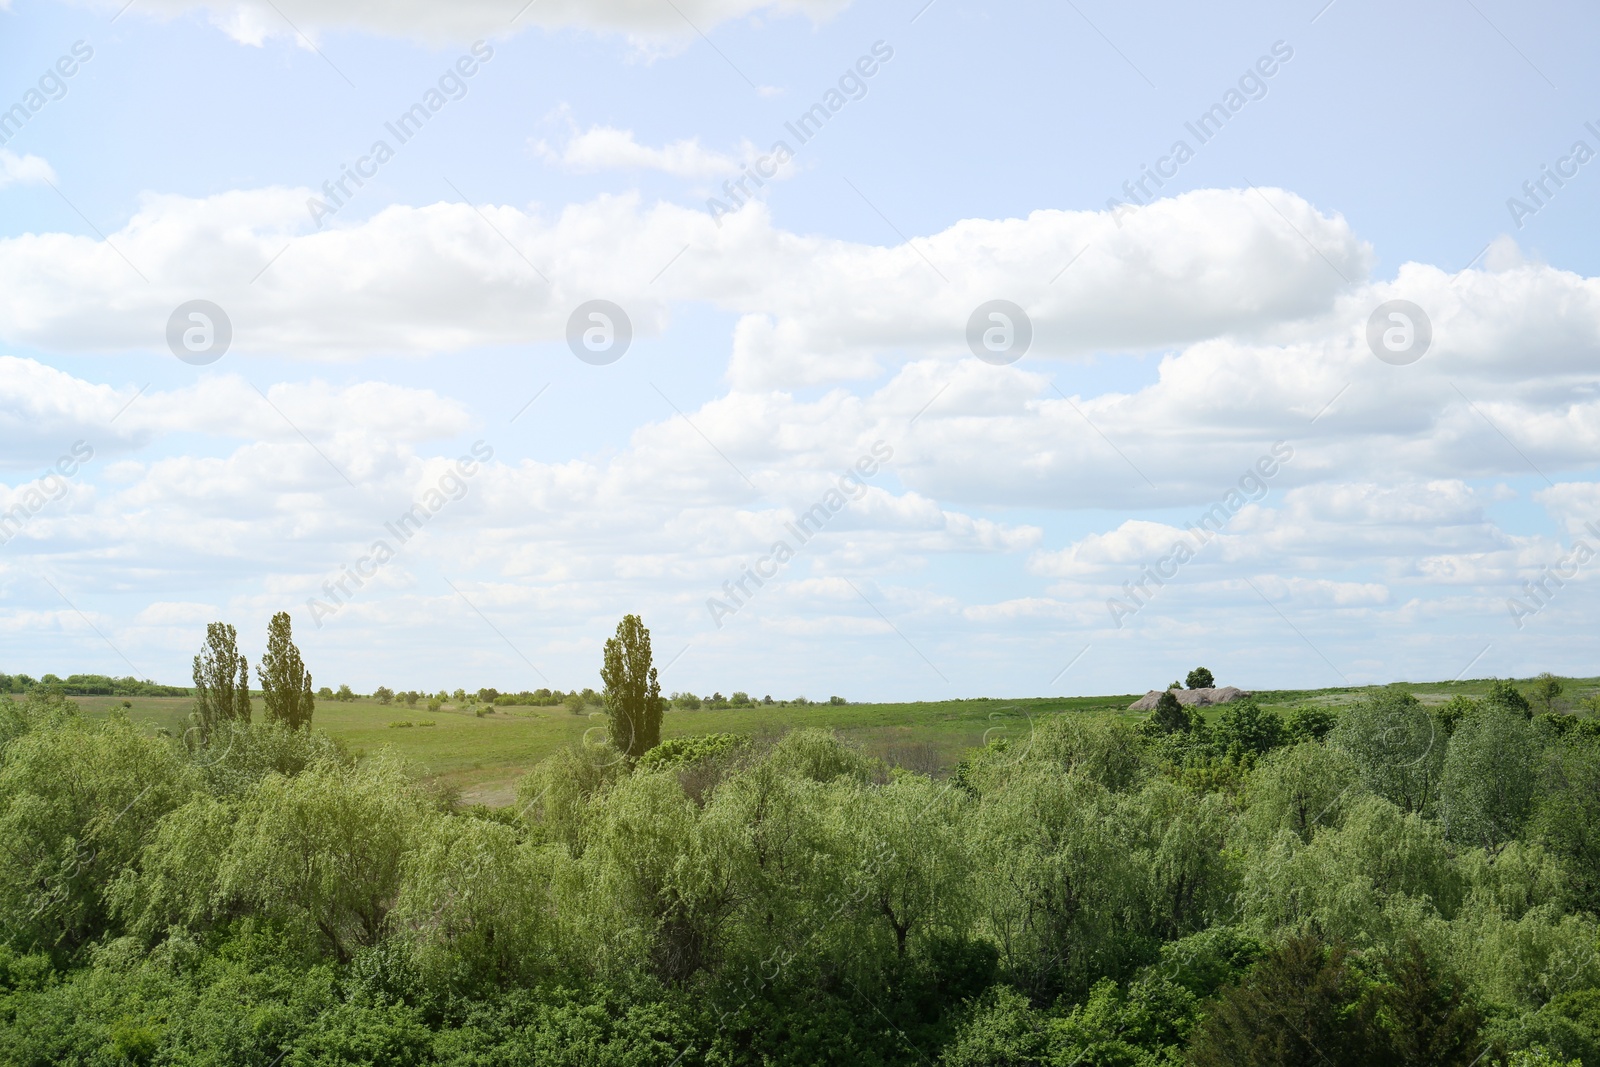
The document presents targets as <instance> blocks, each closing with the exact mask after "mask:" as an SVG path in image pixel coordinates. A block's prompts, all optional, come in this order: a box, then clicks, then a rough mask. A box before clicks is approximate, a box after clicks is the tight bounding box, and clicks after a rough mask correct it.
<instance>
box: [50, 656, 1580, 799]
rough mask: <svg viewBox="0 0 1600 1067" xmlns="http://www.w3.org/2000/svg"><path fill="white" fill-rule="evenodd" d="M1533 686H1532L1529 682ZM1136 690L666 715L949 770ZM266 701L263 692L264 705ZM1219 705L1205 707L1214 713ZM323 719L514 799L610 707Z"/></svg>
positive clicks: (683, 731) (368, 747)
mask: <svg viewBox="0 0 1600 1067" xmlns="http://www.w3.org/2000/svg"><path fill="white" fill-rule="evenodd" d="M1564 682H1565V685H1566V692H1565V693H1563V695H1562V697H1561V700H1560V702H1559V703H1560V705H1565V706H1569V707H1570V706H1575V705H1576V703H1577V702H1578V701H1580V700H1583V699H1585V698H1588V697H1592V696H1593V695H1595V693H1596V692H1597V691H1600V678H1579V679H1565V680H1564ZM1397 684H1398V685H1399V687H1400V688H1404V689H1406V690H1408V691H1410V692H1412V693H1414V694H1415V695H1416V696H1417V698H1418V699H1419V700H1421V701H1422V702H1423V703H1425V704H1437V703H1443V702H1444V701H1446V700H1449V699H1450V697H1452V696H1454V695H1456V694H1458V693H1459V694H1463V695H1466V696H1479V695H1482V693H1483V692H1485V691H1486V690H1487V689H1488V681H1487V680H1486V679H1484V680H1472V681H1464V682H1432V683H1397ZM1523 688H1524V689H1525V690H1526V689H1527V688H1528V687H1527V686H1526V685H1524V687H1523ZM1367 691H1368V689H1367V688H1364V687H1363V688H1351V689H1308V690H1272V691H1268V690H1263V691H1260V692H1258V693H1257V694H1256V697H1257V699H1258V700H1259V702H1260V703H1261V704H1262V706H1263V707H1268V708H1273V709H1276V710H1279V711H1287V710H1289V709H1291V708H1294V707H1297V706H1300V705H1305V704H1319V705H1327V706H1335V707H1337V706H1340V705H1344V704H1349V703H1351V702H1353V701H1355V700H1358V699H1360V698H1361V696H1362V695H1363V694H1365V693H1366V692H1367ZM1137 697H1138V694H1131V693H1130V694H1124V695H1120V696H1092V697H1057V698H1028V699H1020V700H991V699H975V700H947V701H938V702H930V703H920V702H919V703H912V704H843V705H837V704H811V705H805V706H794V705H791V706H787V707H785V706H772V707H768V706H759V707H753V708H724V709H720V710H709V709H701V710H698V711H687V710H682V711H668V712H667V714H666V717H665V719H664V720H663V722H662V729H661V732H662V736H663V737H683V736H692V735H695V734H706V733H716V732H720V731H727V732H731V733H741V734H752V735H756V736H763V735H776V734H780V733H783V732H784V731H786V730H790V729H794V728H797V727H803V726H816V727H821V728H823V729H826V730H833V731H836V732H837V733H839V734H841V735H842V736H843V737H845V738H846V739H848V740H850V741H851V742H853V743H855V744H857V745H859V746H860V747H861V748H863V749H865V750H866V751H867V752H869V753H871V754H873V755H876V756H879V757H882V758H883V759H885V760H887V761H888V762H890V763H892V764H895V765H898V766H903V767H907V768H910V769H912V770H916V771H923V772H927V773H934V774H939V773H943V772H945V771H947V770H948V769H949V768H950V767H951V766H953V765H954V764H955V763H956V762H957V761H959V760H960V759H961V758H962V756H963V755H964V754H965V753H966V752H967V751H968V750H969V749H971V748H973V747H976V746H981V745H983V744H984V743H985V742H986V741H987V740H988V739H992V738H996V737H1012V738H1017V739H1020V738H1022V737H1025V736H1026V735H1027V731H1028V729H1029V728H1030V723H1036V722H1039V721H1042V720H1044V719H1047V718H1049V717H1051V716H1055V715H1061V714H1094V715H1113V716H1115V717H1117V718H1119V719H1122V720H1124V721H1127V722H1136V721H1138V720H1139V719H1141V718H1143V715H1142V713H1130V712H1128V711H1127V707H1128V705H1129V704H1130V703H1132V702H1133V701H1134V700H1135V699H1137ZM73 699H74V700H75V701H76V702H77V703H78V706H79V707H80V708H82V709H83V710H84V712H85V713H87V714H91V715H105V714H108V713H109V712H110V711H111V709H112V708H114V707H117V706H120V705H122V703H123V702H124V700H126V701H127V702H128V703H129V704H130V705H131V708H130V709H129V715H130V716H132V717H133V719H134V720H135V721H138V722H142V723H147V724H148V725H149V726H150V728H151V729H162V728H164V729H166V730H168V731H169V732H170V733H171V734H172V735H173V736H175V737H177V736H181V735H182V734H183V731H184V729H185V728H186V726H187V724H188V719H187V717H188V713H189V708H190V706H191V701H190V699H189V698H188V697H127V698H123V697H109V696H84V697H74V698H73ZM260 708H261V702H260V700H259V698H258V699H257V701H256V709H257V710H256V714H257V715H258V716H259V715H260V714H261V711H260ZM1219 710H1220V709H1217V708H1212V709H1208V710H1207V712H1206V714H1207V716H1208V717H1210V716H1214V715H1216V714H1217V713H1218V712H1219ZM402 721H410V722H412V723H417V722H423V721H427V722H432V723H433V725H432V726H411V727H409V728H405V727H394V726H391V725H390V724H391V723H397V722H402ZM315 723H316V728H317V729H319V730H325V731H327V732H328V733H329V734H331V735H333V736H334V737H337V738H339V739H341V740H342V741H343V742H344V743H345V744H346V745H348V746H349V748H350V750H351V751H352V752H355V753H372V752H376V751H377V750H378V749H380V748H382V747H384V746H386V745H387V746H392V747H393V748H394V750H395V751H396V752H398V753H399V754H400V755H402V756H404V757H405V758H407V759H409V760H412V761H414V762H415V763H417V764H418V765H420V766H421V767H422V768H424V770H425V771H426V773H427V774H429V775H430V776H432V777H435V778H438V779H440V780H442V781H444V782H447V783H449V784H451V785H454V786H456V787H458V788H460V789H461V791H462V797H463V799H464V800H465V801H467V802H468V803H485V804H491V805H503V804H508V803H510V802H511V800H512V798H513V797H514V795H515V792H516V781H517V779H518V778H519V777H521V776H522V775H523V774H525V773H526V772H527V771H528V770H529V769H530V768H532V767H533V765H534V764H536V763H538V762H539V761H540V760H541V759H543V758H544V757H546V756H548V755H550V754H551V753H552V752H554V751H556V750H557V749H559V748H561V747H562V746H564V745H569V744H572V743H574V742H576V741H578V740H580V739H581V738H582V737H583V734H584V732H585V731H586V730H594V731H595V735H594V736H596V737H598V736H600V735H601V732H602V731H603V728H604V725H605V717H604V716H603V715H602V714H600V713H599V712H598V710H597V709H593V708H591V709H588V710H587V711H586V712H585V713H584V714H573V713H572V712H570V711H568V710H567V709H566V708H564V707H547V708H532V707H511V708H497V709H495V712H494V714H492V715H485V716H483V717H481V718H480V717H479V716H477V715H475V714H473V713H472V712H469V711H466V710H464V709H461V708H456V707H452V706H451V705H448V704H447V705H445V706H444V708H442V709H441V710H439V711H435V712H430V711H428V710H427V708H426V707H425V706H423V705H418V706H417V707H415V708H407V707H405V706H404V705H403V704H391V705H387V706H386V705H382V704H378V703H376V702H375V701H366V700H358V701H355V702H352V703H336V702H332V701H319V702H318V704H317V710H316V719H315Z"/></svg>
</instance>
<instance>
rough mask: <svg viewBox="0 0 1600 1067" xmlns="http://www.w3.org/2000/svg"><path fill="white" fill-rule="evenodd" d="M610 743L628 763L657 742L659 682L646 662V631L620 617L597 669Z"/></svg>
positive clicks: (628, 618)
mask: <svg viewBox="0 0 1600 1067" xmlns="http://www.w3.org/2000/svg"><path fill="white" fill-rule="evenodd" d="M600 679H601V681H603V682H604V683H605V694H604V698H605V705H606V713H607V714H608V715H609V716H610V718H611V740H612V743H613V744H615V745H616V746H617V749H618V751H620V752H622V753H623V755H624V756H626V757H627V759H628V762H630V763H632V762H634V761H635V760H637V759H638V758H639V757H640V756H642V755H644V754H645V753H646V752H648V751H650V750H651V749H652V748H654V747H655V746H656V745H658V744H659V743H660V742H661V683H660V681H658V680H657V678H656V669H655V667H653V666H651V663H650V631H649V630H648V629H646V628H645V625H644V623H643V622H641V621H639V616H637V615H624V616H623V617H622V621H621V622H619V623H617V635H616V636H615V637H612V638H610V639H608V640H607V641H606V648H605V661H604V663H603V665H602V666H601V668H600Z"/></svg>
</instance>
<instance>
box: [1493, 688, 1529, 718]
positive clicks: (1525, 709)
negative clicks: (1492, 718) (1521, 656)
mask: <svg viewBox="0 0 1600 1067" xmlns="http://www.w3.org/2000/svg"><path fill="white" fill-rule="evenodd" d="M1483 702H1484V703H1485V704H1492V705H1494V706H1496V707H1501V708H1505V709H1507V710H1508V711H1515V712H1518V713H1520V714H1521V715H1522V717H1523V718H1525V719H1531V718H1533V708H1532V707H1531V706H1529V704H1528V698H1527V697H1525V696H1523V695H1522V692H1521V691H1520V690H1519V689H1517V687H1516V686H1514V685H1512V684H1511V682H1510V681H1509V680H1507V679H1503V678H1491V679H1490V680H1489V692H1488V693H1487V694H1485V695H1484V698H1483Z"/></svg>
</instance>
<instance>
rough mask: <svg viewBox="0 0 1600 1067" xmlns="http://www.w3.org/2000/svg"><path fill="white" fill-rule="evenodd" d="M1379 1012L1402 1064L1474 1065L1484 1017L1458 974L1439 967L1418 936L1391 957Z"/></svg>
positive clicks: (1434, 1066)
mask: <svg viewBox="0 0 1600 1067" xmlns="http://www.w3.org/2000/svg"><path fill="white" fill-rule="evenodd" d="M1387 970H1388V972H1389V980H1388V981H1387V982H1386V983H1384V985H1383V987H1382V989H1381V991H1380V993H1379V1005H1380V1006H1379V1009H1378V1010H1379V1016H1380V1019H1381V1022H1382V1025H1383V1029H1384V1032H1385V1033H1386V1035H1387V1036H1388V1043H1389V1045H1390V1052H1391V1058H1392V1060H1393V1061H1394V1062H1397V1063H1401V1064H1428V1065H1430V1067H1471V1065H1472V1064H1474V1063H1476V1062H1477V1061H1478V1054H1479V1050H1480V1045H1479V1041H1478V1028H1479V1026H1480V1025H1482V1023H1483V1017H1482V1015H1480V1014H1479V1013H1478V1010H1477V1009H1476V1008H1475V1007H1474V1006H1473V1005H1472V1003H1471V1002H1470V1001H1469V1000H1468V999H1467V994H1466V989H1465V988H1464V987H1463V985H1462V983H1461V980H1460V979H1459V978H1457V977H1455V976H1454V975H1448V974H1443V973H1441V972H1440V971H1439V969H1438V968H1436V967H1435V966H1434V964H1433V961H1432V960H1430V959H1429V958H1428V955H1427V953H1426V952H1424V951H1423V949H1422V944H1421V942H1419V941H1418V940H1417V939H1416V938H1415V937H1412V938H1409V939H1408V940H1407V942H1406V947H1405V950H1404V951H1403V952H1401V953H1399V954H1398V955H1397V956H1395V957H1394V958H1392V959H1391V960H1389V961H1388V968H1387Z"/></svg>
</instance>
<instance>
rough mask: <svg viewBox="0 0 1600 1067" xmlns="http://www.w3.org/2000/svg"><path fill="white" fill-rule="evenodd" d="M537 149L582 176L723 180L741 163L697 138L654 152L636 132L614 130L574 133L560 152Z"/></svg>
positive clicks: (597, 128)
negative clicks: (641, 174) (617, 173)
mask: <svg viewBox="0 0 1600 1067" xmlns="http://www.w3.org/2000/svg"><path fill="white" fill-rule="evenodd" d="M537 148H538V151H539V154H540V155H541V156H543V157H544V158H545V159H546V160H549V161H550V162H552V163H557V164H559V165H560V166H562V167H565V168H566V169H568V170H571V171H577V172H578V173H593V172H595V171H601V170H659V171H662V172H663V173H666V174H671V175H673V176H675V177H679V178H721V177H725V176H728V175H732V174H737V173H739V169H740V163H739V161H738V160H737V159H735V158H734V157H732V156H727V155H723V154H722V153H721V152H714V151H712V150H711V149H709V148H702V147H701V146H700V139H699V138H697V137H691V138H689V139H687V140H682V141H672V142H671V143H669V144H665V145H662V146H661V147H660V148H651V147H650V146H648V145H642V144H640V143H639V142H638V141H636V140H634V137H633V131H632V130H619V129H616V128H614V127H611V126H591V127H589V128H588V129H587V130H585V131H584V132H583V133H574V134H573V136H572V137H571V138H570V139H569V140H568V141H567V143H566V145H565V147H563V148H562V149H561V151H559V152H557V151H556V150H555V149H553V148H551V147H550V146H549V145H547V144H545V143H544V142H542V141H541V142H540V143H539V144H538V146H537Z"/></svg>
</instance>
